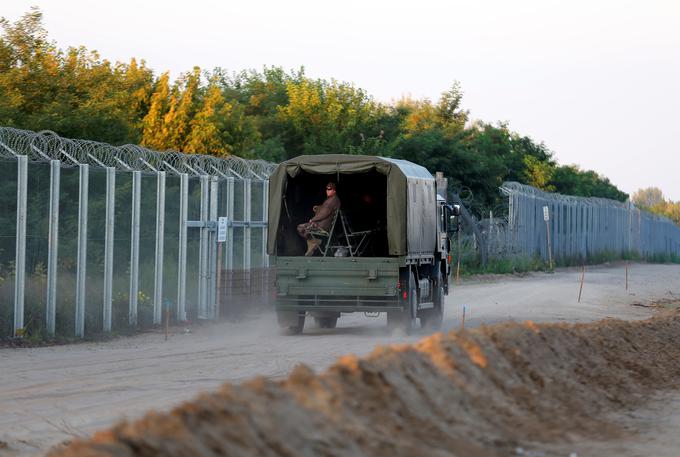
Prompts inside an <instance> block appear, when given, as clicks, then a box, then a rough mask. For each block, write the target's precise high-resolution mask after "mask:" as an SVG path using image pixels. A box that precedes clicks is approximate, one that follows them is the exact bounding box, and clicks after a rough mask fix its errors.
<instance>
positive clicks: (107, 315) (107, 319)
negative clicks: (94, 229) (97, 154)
mask: <svg viewBox="0 0 680 457" xmlns="http://www.w3.org/2000/svg"><path fill="white" fill-rule="evenodd" d="M115 202H116V169H115V168H113V167H107V168H106V226H105V227H106V228H105V230H106V235H105V242H104V244H105V248H104V315H103V321H102V322H103V327H104V328H103V330H104V331H105V332H110V331H111V308H112V306H113V232H114V223H115Z"/></svg>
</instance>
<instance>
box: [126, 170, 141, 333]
mask: <svg viewBox="0 0 680 457" xmlns="http://www.w3.org/2000/svg"><path fill="white" fill-rule="evenodd" d="M141 201H142V172H141V171H133V172H132V221H131V232H132V233H131V234H130V297H129V299H130V308H129V310H128V320H129V322H130V325H131V326H133V327H136V326H137V301H138V296H139V225H140V224H139V218H140V213H141Z"/></svg>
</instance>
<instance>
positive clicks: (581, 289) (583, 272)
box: [578, 264, 586, 303]
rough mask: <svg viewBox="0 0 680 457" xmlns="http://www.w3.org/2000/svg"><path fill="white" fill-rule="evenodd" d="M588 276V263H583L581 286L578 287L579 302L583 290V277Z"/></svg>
mask: <svg viewBox="0 0 680 457" xmlns="http://www.w3.org/2000/svg"><path fill="white" fill-rule="evenodd" d="M585 276H586V265H585V264H583V270H581V287H580V288H579V289H578V302H579V303H581V292H583V278H585Z"/></svg>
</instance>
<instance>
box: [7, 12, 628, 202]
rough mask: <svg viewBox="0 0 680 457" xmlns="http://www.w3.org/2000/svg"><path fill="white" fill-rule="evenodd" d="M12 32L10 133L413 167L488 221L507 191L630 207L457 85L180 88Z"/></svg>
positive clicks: (208, 78) (12, 26) (32, 17)
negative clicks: (364, 159) (433, 176)
mask: <svg viewBox="0 0 680 457" xmlns="http://www.w3.org/2000/svg"><path fill="white" fill-rule="evenodd" d="M0 25H1V26H2V29H3V33H2V36H1V37H0V94H1V96H0V125H5V126H13V127H18V128H25V129H30V130H42V129H48V130H53V131H55V132H56V133H58V134H60V135H63V136H66V137H72V138H86V139H92V140H100V141H106V142H110V143H114V144H124V143H141V144H143V145H144V146H147V147H149V148H153V149H157V150H180V151H184V152H196V153H207V154H214V155H226V154H236V155H239V156H242V157H247V158H255V157H257V158H264V159H267V160H271V161H280V160H284V159H286V158H290V157H294V156H296V155H299V154H311V153H316V154H323V153H341V152H342V153H352V154H375V155H384V156H392V157H398V158H405V159H408V160H412V161H414V162H417V163H420V164H422V165H424V166H426V167H427V168H428V169H430V170H432V171H434V170H441V171H444V172H445V174H446V175H447V176H449V178H450V179H451V181H452V183H453V185H454V187H455V188H458V189H461V188H469V189H470V190H471V192H472V193H473V195H474V199H475V201H476V202H478V204H479V209H480V210H482V209H483V208H487V207H492V206H494V205H495V204H497V203H498V201H499V199H500V195H499V192H498V186H499V185H500V184H501V183H502V182H503V181H506V180H514V181H519V182H522V183H526V184H530V185H533V186H536V187H538V188H541V189H544V190H549V191H556V192H560V193H565V194H572V195H582V196H599V197H606V198H613V199H617V200H621V201H623V200H625V199H626V198H627V195H626V194H625V193H623V192H621V191H620V190H618V189H617V188H616V186H614V185H613V184H611V183H610V182H609V180H608V179H606V178H604V177H602V176H600V175H598V174H597V173H595V172H592V171H582V170H580V169H579V168H578V167H576V166H560V165H558V164H557V163H556V162H555V160H554V158H553V154H552V152H551V151H550V150H549V149H548V148H547V147H546V146H545V145H544V144H543V143H536V142H534V141H533V140H532V139H531V138H529V137H526V136H522V135H520V134H518V133H515V132H512V131H511V130H510V129H509V128H508V126H507V125H505V124H490V123H485V122H479V121H471V120H470V118H469V113H468V112H467V111H466V110H464V109H463V108H462V106H461V102H462V95H463V93H462V90H461V88H460V86H459V85H458V84H457V83H455V84H453V85H452V86H451V88H450V89H449V90H447V91H445V92H444V93H443V94H442V96H441V98H440V99H439V100H438V101H436V102H433V101H430V100H427V99H425V100H412V99H408V98H405V99H402V100H400V101H398V102H396V103H393V104H383V103H378V102H376V101H375V100H374V99H373V98H372V97H371V96H370V95H369V94H367V93H366V92H365V91H363V90H361V89H359V88H356V87H355V86H354V85H352V84H348V83H342V82H338V81H335V80H331V81H326V80H320V79H311V78H309V77H307V76H306V75H305V73H304V69H300V70H297V71H290V72H286V71H284V70H283V69H281V68H276V67H274V68H267V67H265V68H264V69H263V70H262V71H255V70H251V71H243V72H240V73H236V74H229V73H227V72H225V71H224V70H221V69H216V70H214V71H211V72H206V71H202V70H201V69H199V68H197V67H196V68H194V69H193V70H191V71H189V72H187V73H185V74H183V75H181V76H180V77H179V78H178V79H177V80H175V81H171V80H170V77H169V75H168V73H163V74H161V75H160V76H156V75H154V74H153V72H152V71H151V70H150V69H149V68H147V67H146V66H145V63H144V61H140V62H138V61H137V60H135V59H132V60H130V62H129V63H115V64H114V63H111V62H109V61H108V60H106V59H102V58H101V57H100V56H99V55H98V54H97V52H96V51H88V50H87V49H85V48H83V47H80V48H69V49H67V50H66V51H63V50H61V49H59V48H57V46H56V45H55V44H54V43H53V42H51V41H49V40H48V37H47V32H46V30H45V29H44V27H43V25H42V14H41V13H40V11H39V10H37V9H33V10H31V11H30V12H29V13H27V14H26V15H24V16H23V17H22V18H21V19H20V20H18V21H17V22H16V23H10V22H9V21H7V20H4V19H3V20H2V22H1V23H0Z"/></svg>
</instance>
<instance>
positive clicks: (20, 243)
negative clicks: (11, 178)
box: [14, 155, 28, 337]
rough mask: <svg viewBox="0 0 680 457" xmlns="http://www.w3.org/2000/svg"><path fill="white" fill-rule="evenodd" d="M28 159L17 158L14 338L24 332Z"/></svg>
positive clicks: (23, 156)
mask: <svg viewBox="0 0 680 457" xmlns="http://www.w3.org/2000/svg"><path fill="white" fill-rule="evenodd" d="M27 192H28V157H27V156H25V155H20V156H17V226H16V229H17V236H16V257H15V264H14V266H15V273H14V336H15V337H17V336H21V335H23V332H24V292H25V290H24V288H25V286H26V194H27Z"/></svg>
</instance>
